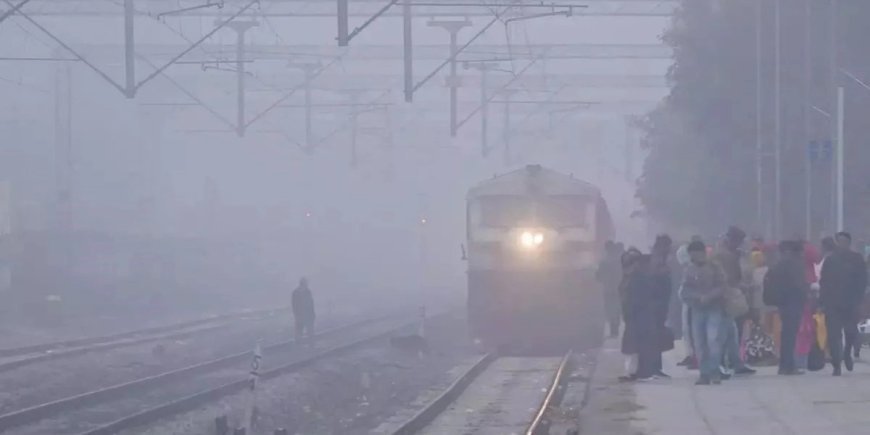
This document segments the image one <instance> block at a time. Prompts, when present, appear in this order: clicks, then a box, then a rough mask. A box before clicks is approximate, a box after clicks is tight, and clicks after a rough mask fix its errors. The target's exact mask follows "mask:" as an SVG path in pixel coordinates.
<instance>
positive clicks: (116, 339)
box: [0, 308, 287, 373]
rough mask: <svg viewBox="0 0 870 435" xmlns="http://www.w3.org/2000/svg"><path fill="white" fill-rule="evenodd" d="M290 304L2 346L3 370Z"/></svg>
mask: <svg viewBox="0 0 870 435" xmlns="http://www.w3.org/2000/svg"><path fill="white" fill-rule="evenodd" d="M286 310H287V308H279V309H270V310H256V311H244V312H238V313H230V314H223V315H218V316H211V317H207V318H203V319H197V320H191V321H186V322H180V323H173V324H170V325H163V326H156V327H151V328H144V329H139V330H134V331H128V332H123V333H119V334H112V335H106V336H99V337H87V338H79V339H73V340H66V341H58V342H52V343H42V344H37V345H31V346H22V347H15V348H5V349H0V373H2V372H5V371H9V370H12V369H16V368H19V367H24V366H27V365H30V364H34V363H38V362H43V361H51V360H56V359H61V358H68V357H72V356H77V355H83V354H86V353H89V352H96V351H107V350H112V349H118V348H122V347H127V346H135V345H139V344H145V343H149V342H156V341H160V340H171V339H176V338H181V337H186V336H189V335H192V334H196V333H201V332H206V331H212V330H215V329H218V328H222V327H225V326H229V325H231V324H232V323H234V322H236V321H239V320H242V319H257V318H266V317H269V316H273V315H275V314H277V313H280V312H282V311H286Z"/></svg>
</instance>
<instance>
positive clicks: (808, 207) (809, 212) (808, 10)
mask: <svg viewBox="0 0 870 435" xmlns="http://www.w3.org/2000/svg"><path fill="white" fill-rule="evenodd" d="M810 1H811V0H804V77H803V82H804V89H803V91H804V105H803V117H804V144H806V145H808V144H809V143H810V141H811V140H812V138H811V137H810V135H811V134H812V128H811V127H812V126H811V125H810V106H811V105H812V102H811V101H810V97H811V96H810V74H811V71H810V70H811V68H812V65H811V64H810V53H812V50H811V47H812V33H811V30H810V29H811V28H812V27H811V26H812V4H811V3H810ZM812 168H813V164H812V161H811V160H810V154H809V153H808V152H806V151H805V152H804V194H805V198H804V203H805V204H804V205H805V208H804V215H805V217H804V219H805V220H806V233H805V237H806V240H812V236H813V182H812Z"/></svg>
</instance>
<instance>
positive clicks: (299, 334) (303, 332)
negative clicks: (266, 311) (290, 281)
mask: <svg viewBox="0 0 870 435" xmlns="http://www.w3.org/2000/svg"><path fill="white" fill-rule="evenodd" d="M291 304H292V307H293V319H294V320H295V323H296V330H295V332H296V342H297V343H301V341H302V338H303V336H307V337H308V340H309V341H310V342H311V343H312V344H313V343H314V296H312V295H311V289H309V288H308V279H306V278H302V279H300V280H299V286H298V287H296V289H295V290H293V300H292V302H291Z"/></svg>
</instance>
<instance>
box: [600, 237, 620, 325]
mask: <svg viewBox="0 0 870 435" xmlns="http://www.w3.org/2000/svg"><path fill="white" fill-rule="evenodd" d="M618 249H619V248H618V246H617V245H616V244H615V243H613V242H611V241H608V242H607V243H605V245H604V257H603V258H602V259H601V263H599V265H598V270H597V271H596V278H597V279H598V282H599V283H600V284H601V291H602V293H603V294H604V310H605V313H606V314H607V325H608V328H609V331H608V333H609V335H610V338H616V337H619V326H620V324H621V323H622V307H621V303H620V300H619V280H620V278H621V277H622V265H621V264H620V255H621V253H620V252H619V251H618Z"/></svg>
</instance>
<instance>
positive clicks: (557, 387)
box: [525, 351, 573, 435]
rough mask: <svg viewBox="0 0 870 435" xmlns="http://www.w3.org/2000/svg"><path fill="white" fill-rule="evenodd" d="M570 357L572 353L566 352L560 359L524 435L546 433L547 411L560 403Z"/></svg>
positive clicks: (570, 360)
mask: <svg viewBox="0 0 870 435" xmlns="http://www.w3.org/2000/svg"><path fill="white" fill-rule="evenodd" d="M572 356H573V352H572V351H568V353H566V354H565V356H564V357H562V362H561V363H559V368H558V369H557V370H556V373H555V374H554V375H553V381H552V382H551V383H550V388H548V389H547V395H546V396H544V400H543V401H542V402H541V406H539V407H538V411H537V412H536V413H535V418H534V419H532V422H531V423H530V424H529V427H528V428H527V429H526V431H525V434H526V435H543V434H546V433H548V431H549V427H550V422H549V420H547V419H546V416H547V411H548V410H549V409H550V407H552V406H555V405H558V404H559V402H561V401H562V397H563V396H564V394H565V389H564V388H562V387H563V383H564V382H565V379H566V377H565V373H566V372H569V371H570V365H571V362H572V360H573V359H572Z"/></svg>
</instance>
